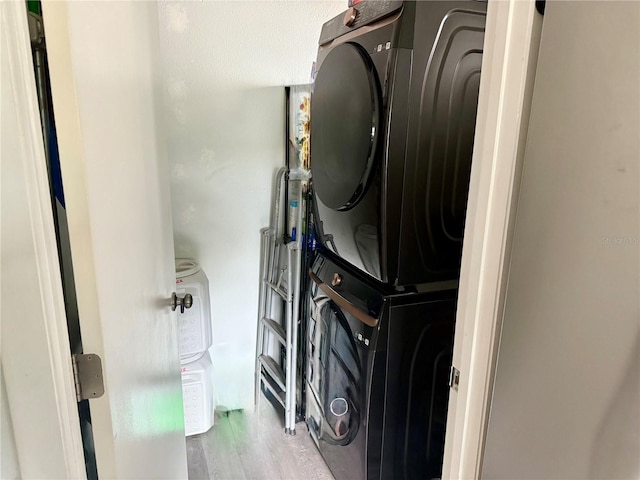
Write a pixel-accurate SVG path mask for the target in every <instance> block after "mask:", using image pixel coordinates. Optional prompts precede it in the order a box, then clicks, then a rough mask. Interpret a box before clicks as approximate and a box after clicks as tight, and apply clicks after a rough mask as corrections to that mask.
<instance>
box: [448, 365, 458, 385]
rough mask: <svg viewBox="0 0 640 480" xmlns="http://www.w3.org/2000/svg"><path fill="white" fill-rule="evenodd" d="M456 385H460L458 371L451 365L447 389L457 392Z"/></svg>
mask: <svg viewBox="0 0 640 480" xmlns="http://www.w3.org/2000/svg"><path fill="white" fill-rule="evenodd" d="M458 385H460V370H458V369H457V368H456V367H454V366H453V365H451V369H450V370H449V388H453V389H454V390H458Z"/></svg>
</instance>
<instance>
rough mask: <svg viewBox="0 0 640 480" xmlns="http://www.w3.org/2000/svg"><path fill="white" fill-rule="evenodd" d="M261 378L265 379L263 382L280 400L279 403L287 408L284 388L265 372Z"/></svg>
mask: <svg viewBox="0 0 640 480" xmlns="http://www.w3.org/2000/svg"><path fill="white" fill-rule="evenodd" d="M261 378H262V380H263V382H262V384H263V385H264V386H265V387H266V389H267V390H269V391H270V392H271V393H272V394H273V397H274V398H275V399H276V400H277V401H278V403H279V404H280V405H282V406H283V407H285V408H287V407H286V395H285V392H284V390H282V389H281V388H280V386H279V385H278V384H277V383H276V382H275V381H274V380H273V378H271V377H270V376H269V375H264V374H263V375H261Z"/></svg>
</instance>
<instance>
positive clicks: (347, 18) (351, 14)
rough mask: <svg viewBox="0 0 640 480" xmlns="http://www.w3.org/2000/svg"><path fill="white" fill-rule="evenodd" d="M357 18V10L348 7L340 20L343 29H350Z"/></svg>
mask: <svg viewBox="0 0 640 480" xmlns="http://www.w3.org/2000/svg"><path fill="white" fill-rule="evenodd" d="M357 16H358V10H356V9H355V7H349V10H347V11H346V12H345V13H344V18H343V19H342V21H343V23H344V26H345V27H350V26H351V25H353V23H354V22H355V21H356V17H357Z"/></svg>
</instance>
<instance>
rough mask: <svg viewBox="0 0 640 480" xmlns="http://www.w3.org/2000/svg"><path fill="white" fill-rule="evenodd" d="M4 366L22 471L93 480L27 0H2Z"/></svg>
mask: <svg viewBox="0 0 640 480" xmlns="http://www.w3.org/2000/svg"><path fill="white" fill-rule="evenodd" d="M0 24H1V26H2V28H1V30H0V32H1V37H2V39H1V40H2V41H1V43H2V57H3V58H2V80H3V82H2V96H1V97H2V133H1V141H2V145H1V148H2V150H1V151H2V163H1V172H2V173H1V178H2V191H1V197H0V198H1V201H2V203H1V211H2V226H1V235H2V236H1V238H2V243H1V244H0V251H1V255H2V260H1V279H2V280H1V288H0V292H1V295H2V298H1V302H0V305H1V315H2V318H1V321H2V323H1V325H2V337H1V345H2V370H3V373H4V376H5V381H6V389H7V398H8V403H9V412H10V416H11V420H12V423H13V429H14V436H15V445H16V451H17V456H18V463H19V466H20V472H21V475H22V477H23V478H54V477H55V478H61V479H62V478H67V479H72V478H73V479H82V478H86V473H85V465H84V456H83V448H82V438H81V435H80V424H79V419H78V410H77V402H76V395H75V385H74V380H73V369H72V366H71V351H70V347H69V337H68V333H67V322H66V314H65V308H64V299H63V294H62V278H61V275H60V266H59V263H58V249H57V244H56V236H55V228H54V223H53V211H52V206H51V196H50V190H49V181H48V174H47V162H46V159H45V153H44V144H43V138H42V128H41V125H40V115H39V108H38V99H37V94H36V85H35V78H34V70H33V60H32V57H31V45H30V43H29V27H28V24H27V12H26V7H25V4H24V2H0Z"/></svg>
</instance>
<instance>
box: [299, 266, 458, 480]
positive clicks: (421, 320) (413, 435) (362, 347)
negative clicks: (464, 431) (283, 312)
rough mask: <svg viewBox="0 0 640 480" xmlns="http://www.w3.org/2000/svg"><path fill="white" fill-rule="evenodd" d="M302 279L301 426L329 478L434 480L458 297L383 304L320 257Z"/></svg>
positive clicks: (394, 297)
mask: <svg viewBox="0 0 640 480" xmlns="http://www.w3.org/2000/svg"><path fill="white" fill-rule="evenodd" d="M309 276H310V277H311V282H310V285H311V286H310V288H309V291H308V296H307V301H308V302H309V304H310V315H309V318H308V319H307V322H308V324H307V328H306V332H307V333H306V343H307V345H306V355H307V361H306V365H307V367H306V369H307V371H306V394H305V395H306V421H307V426H308V428H309V432H310V434H311V436H312V438H313V439H314V441H315V443H316V445H317V446H318V449H319V450H320V452H321V454H322V456H323V458H324V460H325V462H326V463H327V465H328V466H329V468H330V470H331V472H332V473H333V475H334V476H335V478H336V479H337V480H342V479H344V480H346V479H349V480H354V479H367V480H373V479H376V480H379V479H381V478H382V479H389V480H391V479H394V480H401V479H424V478H427V479H429V478H438V477H440V474H441V471H442V456H443V451H444V435H445V424H446V417H447V404H448V394H449V387H448V374H449V367H450V365H451V351H452V343H453V325H454V310H455V294H456V292H455V291H434V292H423V293H420V294H417V293H416V294H402V295H398V294H390V293H389V292H384V291H381V290H380V289H379V287H376V286H375V285H373V284H372V283H371V280H370V278H367V276H366V275H364V274H362V273H359V272H357V271H354V270H353V268H351V267H350V266H348V265H346V264H343V265H341V264H340V263H339V261H336V260H335V259H331V258H329V257H327V256H325V255H322V254H320V255H318V256H317V257H316V260H315V262H314V264H313V267H312V268H311V270H310V271H309Z"/></svg>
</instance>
